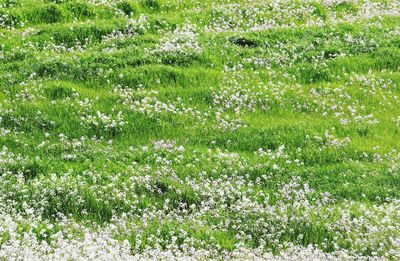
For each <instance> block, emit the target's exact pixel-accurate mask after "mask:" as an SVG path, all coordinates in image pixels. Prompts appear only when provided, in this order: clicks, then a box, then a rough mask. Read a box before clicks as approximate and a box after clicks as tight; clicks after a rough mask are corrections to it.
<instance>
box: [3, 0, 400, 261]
mask: <svg viewBox="0 0 400 261" xmlns="http://www.w3.org/2000/svg"><path fill="white" fill-rule="evenodd" d="M95 2H96V1H93V2H90V1H80V0H69V1H42V0H20V1H11V0H0V6H1V7H0V129H1V131H0V152H2V154H0V177H1V178H0V187H1V188H0V193H1V194H2V196H0V211H1V213H2V214H4V215H6V214H7V215H8V214H9V215H17V214H18V215H21V216H23V217H25V218H26V219H28V215H27V214H26V208H27V207H26V206H28V207H29V208H31V209H33V211H34V212H33V213H34V215H38V216H40V217H41V218H42V219H43V220H44V221H40V222H45V223H46V222H49V223H51V224H54V225H55V227H56V228H54V229H53V230H49V231H48V232H46V233H48V235H47V236H43V234H41V233H40V227H41V226H43V227H46V224H45V225H43V224H42V223H40V224H39V225H38V226H39V227H34V226H33V225H32V226H31V225H30V224H21V226H22V227H23V228H21V229H20V230H19V231H18V233H20V234H21V233H22V232H23V231H31V232H32V233H33V234H35V235H36V238H37V239H38V240H39V241H43V240H45V241H48V242H49V243H51V242H52V240H53V239H51V235H52V234H55V233H56V232H57V231H65V233H66V234H71V235H73V237H76V238H80V237H81V236H82V235H79V233H76V232H74V231H73V230H69V229H70V226H69V225H66V226H64V227H63V225H60V222H61V221H60V217H61V216H65V217H66V218H68V219H69V220H71V222H73V223H76V224H79V225H81V226H83V227H85V228H87V229H89V230H90V231H95V230H96V229H98V228H104V227H107V226H108V225H110V224H114V223H115V222H116V221H115V218H121V217H123V216H125V215H126V214H127V215H128V218H126V219H124V220H126V222H127V223H128V224H130V225H128V227H129V228H126V230H125V231H124V232H123V233H122V232H121V234H117V235H114V238H117V239H118V240H119V241H118V242H122V241H123V240H125V239H126V240H128V242H129V244H130V246H131V254H143V253H146V251H148V250H149V249H148V248H150V249H152V248H154V249H155V248H157V247H160V248H161V249H162V250H164V251H165V250H167V249H169V248H170V247H171V246H170V244H172V245H173V246H176V247H177V249H178V250H179V251H181V252H184V251H185V250H184V246H185V244H193V247H194V248H196V249H208V248H210V247H211V246H214V245H217V246H218V247H217V248H216V249H217V252H218V253H219V255H220V257H222V256H224V255H227V253H230V252H232V251H234V250H235V249H237V248H238V246H239V245H240V244H239V243H241V244H242V246H244V247H246V248H248V249H255V248H258V247H260V249H263V251H266V252H268V251H271V253H274V254H278V253H280V252H282V251H283V250H284V249H286V248H287V247H288V243H293V244H294V245H298V246H303V247H307V246H308V245H310V244H312V245H315V246H316V247H318V248H319V249H321V250H322V251H324V252H327V253H331V252H334V251H337V250H338V248H339V249H347V250H352V251H354V252H352V254H355V255H356V254H357V255H365V256H373V252H376V253H377V254H376V255H377V256H380V257H382V256H384V255H385V254H386V253H387V252H388V251H389V249H391V248H392V247H393V245H392V244H391V243H388V238H389V237H396V236H399V231H400V230H397V229H398V228H399V227H398V225H393V224H396V222H398V221H399V220H398V217H396V216H395V214H393V215H390V214H387V216H385V211H387V210H386V209H390V208H392V207H393V208H395V207H396V206H397V204H398V201H397V200H398V199H399V198H400V194H399V193H400V192H399V191H400V190H399V188H400V178H399V174H400V167H399V165H398V161H399V159H400V156H399V155H400V154H399V152H398V151H399V150H400V142H399V139H398V137H399V131H400V120H398V122H397V123H396V118H397V117H399V116H400V114H399V106H400V101H399V98H398V97H399V96H400V87H399V86H400V74H399V68H400V49H399V47H400V41H399V33H398V28H399V25H400V19H398V17H397V16H395V15H393V14H392V15H391V14H386V15H380V17H379V18H378V17H365V16H362V13H361V12H362V9H361V7H362V5H363V4H368V3H371V2H372V1H360V2H359V3H358V4H357V3H353V2H348V1H344V2H341V3H334V4H332V5H328V4H324V2H322V1H315V2H307V3H302V2H301V1H300V2H299V1H288V5H287V6H285V5H283V4H282V3H280V4H277V6H278V7H276V6H274V5H273V4H272V2H268V1H267V2H262V1H255V2H254V3H251V1H233V2H235V3H236V4H237V8H238V9H235V8H233V7H235V6H236V5H233V4H232V5H228V4H227V3H225V1H216V2H215V3H214V1H186V0H184V1H172V0H168V1H167V0H146V1H144V0H143V1H133V0H129V1H128V0H127V1H105V2H107V3H108V4H95ZM379 2H381V4H382V5H383V6H386V9H388V8H390V6H391V4H393V2H394V1H379ZM221 6H223V7H224V8H226V9H223V8H222V9H221V8H220V7H221ZM255 7H258V8H261V9H257V8H255ZM246 8H248V9H247V10H248V12H247V13H246V12H244V10H246ZM253 8H254V9H253ZM301 8H304V9H301ZM374 8H378V7H374ZM200 10H201V11H200ZM238 10H243V11H238ZM257 10H258V11H257ZM260 10H261V11H260ZM293 10H295V11H296V12H297V13H296V12H294V11H293ZM301 10H308V11H301ZM374 10H375V9H374ZM224 12H225V13H224ZM291 12H294V14H292V13H291ZM375 12H377V13H378V11H376V10H375ZM291 15H292V16H291ZM349 15H353V16H356V17H358V18H357V21H354V22H352V21H351V20H349ZM378 15H379V14H378ZM144 16H146V20H143V19H144V18H143V17H144ZM334 17H336V18H334ZM221 21H230V22H229V23H228V22H227V24H229V26H231V27H229V26H228V27H224V26H227V25H226V24H223V23H222V22H221ZM268 21H269V22H271V21H273V22H274V23H272V22H271V23H272V24H271V26H265V24H266V23H267V22H268ZM254 23H256V24H254ZM263 23H264V24H263ZM318 23H322V24H321V25H318ZM316 24H317V25H316ZM184 25H195V27H188V28H189V29H187V30H188V31H185V30H186V29H185V28H186V27H184ZM258 26H265V27H264V28H260V27H258ZM193 28H194V29H193ZM180 30H182V31H183V33H181V31H180ZM174 37H178V38H177V39H178V40H176V39H175V38H174ZM175 40H176V41H178V42H179V41H182V42H180V44H182V45H183V46H184V47H181V48H182V50H183V51H182V50H178V51H175V52H174V51H170V50H168V48H171V47H168V46H167V47H165V46H164V45H163V44H166V43H169V44H170V45H174V43H175V42H174V41H175ZM169 41H170V42H169ZM185 44H187V45H188V46H185ZM197 44H198V45H199V46H200V47H201V48H200V51H199V50H197V49H196V47H193V46H194V45H197ZM163 48H166V49H167V50H165V49H163ZM185 48H186V49H185ZM225 117H229V118H225ZM221 118H222V120H221ZM225 120H226V121H227V122H224V121H225ZM224 124H225V125H224ZM236 125H238V126H236ZM159 140H165V141H166V142H167V143H171V144H173V145H171V146H172V147H171V148H169V147H168V146H169V145H166V146H167V147H168V148H161V149H159V148H157V145H154V144H153V142H154V141H159ZM171 141H174V142H176V143H173V142H171ZM282 145H284V153H283V156H282V155H281V154H279V153H280V152H279V151H280V150H281V148H282V147H281V146H282ZM142 146H145V147H147V148H144V147H142ZM179 146H183V147H184V148H185V149H184V150H178V149H177V148H178V147H179ZM260 148H262V149H263V150H264V151H267V150H270V154H269V155H267V156H262V155H261V154H257V153H255V152H256V151H258V150H259V149H260ZM278 154H279V155H278ZM276 155H278V156H276ZM294 177H299V179H300V181H298V182H299V183H300V185H299V186H297V185H293V184H294V181H293V179H294ZM296 182H297V181H296ZM285 184H286V185H288V184H291V185H293V186H292V187H290V188H286V190H287V192H288V193H294V194H295V193H296V191H297V192H299V195H300V194H301V195H302V193H303V192H302V191H303V186H304V185H305V184H307V186H308V185H309V186H310V187H311V188H312V191H311V192H307V191H306V192H304V193H305V196H304V198H302V196H298V197H301V198H298V197H295V196H293V197H292V198H285V192H284V191H282V188H285ZM222 191H223V192H222ZM219 193H221V194H219ZM322 193H327V194H330V198H331V199H332V201H329V203H326V202H325V201H323V200H322V199H321V197H322V196H321V195H322ZM245 199H248V200H249V202H251V203H252V204H253V203H254V204H253V205H252V204H250V203H248V204H249V206H248V209H246V210H238V209H240V206H241V205H240V204H241V203H242V201H244V200H245ZM320 200H322V201H321V202H322V203H321V202H320ZM210 202H211V203H210ZM246 202H247V201H246ZM297 203H298V204H300V207H297ZM267 206H268V207H270V208H271V209H274V210H271V213H270V214H268V212H267V211H265V209H267V208H268V207H267ZM343 209H344V210H343ZM363 209H367V210H365V211H364V212H363ZM280 211H282V213H281V212H280ZM396 211H398V210H397V209H396ZM149 213H150V214H149ZM160 213H163V214H160ZM371 213H375V214H376V215H375V217H374V215H373V214H371ZM395 213H397V212H395ZM347 214H348V215H349V219H348V220H347V219H346V220H347V221H346V222H348V223H346V224H342V225H343V226H344V227H345V226H349V230H348V231H342V230H341V228H340V226H339V225H338V224H339V223H340V219H341V218H342V217H343V216H344V215H347ZM319 215H320V216H319ZM322 215H324V218H322V217H321V216H322ZM149 216H150V217H149ZM284 217H286V218H287V220H284ZM350 217H351V218H350ZM355 217H358V218H361V219H365V220H367V221H365V222H366V224H365V226H366V227H363V228H360V227H358V224H353V223H352V222H353V221H354V218H355ZM160 218H161V219H164V220H163V222H158V219H160ZM374 218H375V219H374ZM381 220H389V221H388V223H390V222H391V224H392V225H393V226H392V227H391V226H390V225H387V226H385V229H383V228H381V227H379V231H377V232H376V234H373V233H372V232H371V233H369V232H370V231H369V230H368V229H370V228H371V227H372V224H375V223H379V222H380V221H381ZM18 222H20V221H18ZM343 222H345V221H343ZM350 223H351V225H350ZM1 225H2V224H1V223H0V227H1ZM96 226H98V227H97V228H96ZM360 226H361V225H360ZM43 229H44V228H43ZM368 231H369V232H368ZM175 237H177V239H176V238H175ZM156 238H158V239H159V242H158V241H157V240H156ZM188 238H192V239H193V240H194V241H193V242H192V243H188V242H186V240H187V239H188ZM357 239H360V240H362V239H365V240H366V242H367V243H365V244H366V246H365V247H362V246H361V245H360V243H359V242H361V241H357ZM378 239H380V240H383V241H384V243H383V244H384V246H383V247H381V246H378V243H377V240H378ZM10 240H14V239H10V235H9V234H7V233H4V234H2V233H0V253H1V251H2V250H1V246H2V245H5V244H6V242H9V241H10ZM53 241H54V240H53ZM157 242H158V243H157ZM156 246H157V247H156ZM178 250H177V251H178ZM0 256H1V254H0ZM228 256H229V255H228ZM228 256H227V257H228ZM390 258H393V260H395V259H396V258H395V257H394V255H393V256H390Z"/></svg>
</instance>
